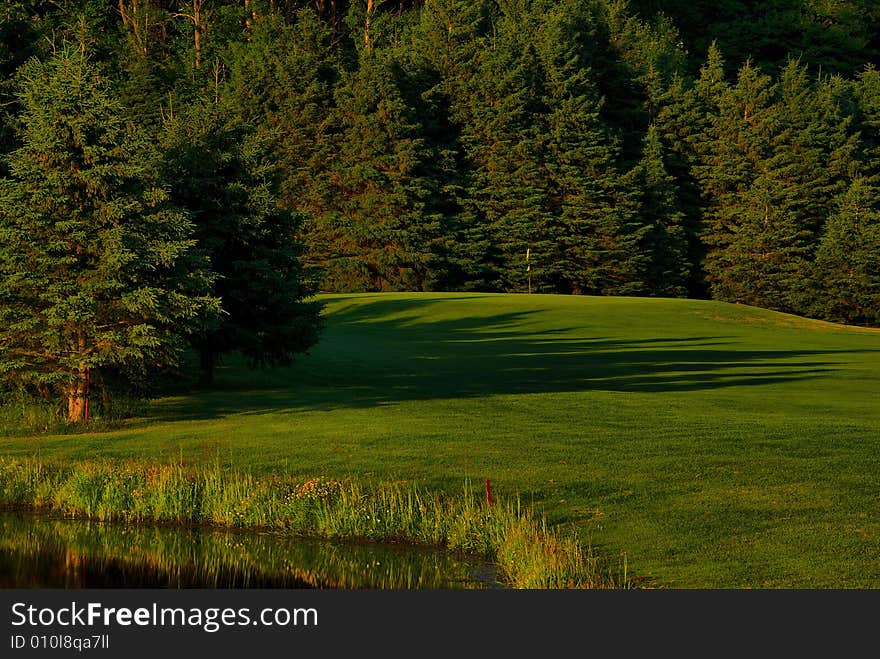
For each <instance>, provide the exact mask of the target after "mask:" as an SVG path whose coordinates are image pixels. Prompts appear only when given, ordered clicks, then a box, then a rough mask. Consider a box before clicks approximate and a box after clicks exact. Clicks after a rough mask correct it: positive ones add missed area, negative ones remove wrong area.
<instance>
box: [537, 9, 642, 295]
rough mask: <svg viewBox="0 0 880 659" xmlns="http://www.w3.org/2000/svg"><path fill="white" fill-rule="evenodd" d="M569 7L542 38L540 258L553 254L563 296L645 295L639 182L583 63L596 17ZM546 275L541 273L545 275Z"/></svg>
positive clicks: (551, 267) (550, 21)
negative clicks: (623, 158) (623, 162)
mask: <svg viewBox="0 0 880 659" xmlns="http://www.w3.org/2000/svg"><path fill="white" fill-rule="evenodd" d="M575 9H576V7H575V6H573V5H571V6H569V5H563V6H561V7H559V8H557V9H554V10H552V11H550V12H549V13H548V14H547V15H546V18H545V19H544V20H543V22H542V26H541V32H540V34H539V36H538V43H539V48H540V50H539V59H540V61H541V63H542V67H543V75H542V78H543V80H544V85H543V87H544V95H543V98H542V102H543V108H542V110H543V111H542V112H540V113H539V114H538V115H537V116H536V118H535V120H534V122H533V123H534V125H535V127H536V128H537V135H536V136H535V138H534V139H535V142H536V143H537V144H538V147H537V149H536V153H537V156H536V157H537V159H538V160H539V162H540V163H541V169H540V170H539V174H538V178H537V179H536V180H537V181H538V183H537V185H539V186H541V187H542V188H544V190H545V193H544V199H545V202H544V203H545V213H544V214H543V215H540V216H538V217H539V218H540V219H541V222H542V224H541V225H540V226H539V227H537V228H538V230H539V235H540V236H541V237H542V238H543V239H544V241H543V242H542V243H539V244H538V246H539V250H538V255H539V256H540V255H541V254H542V252H545V253H546V254H548V255H550V256H551V258H550V259H548V263H547V264H546V265H544V267H543V270H544V272H545V273H546V274H544V276H545V277H547V278H550V281H554V280H555V290H556V291H558V292H574V293H590V294H638V293H642V292H645V290H646V287H645V281H644V272H645V270H646V267H647V260H648V257H647V255H646V254H644V253H642V251H641V250H640V242H641V240H642V237H643V234H644V232H645V227H644V225H643V222H642V220H641V218H640V217H639V214H638V199H637V195H636V192H635V189H634V186H633V181H632V179H631V178H628V177H624V176H622V175H621V172H620V164H619V160H620V151H619V146H618V144H617V142H616V140H615V139H614V138H613V137H612V136H611V135H610V134H609V131H608V129H607V127H606V126H605V125H604V123H603V120H602V117H601V108H602V99H601V98H600V96H599V92H598V89H597V88H596V85H595V83H594V82H593V80H592V79H591V77H590V69H589V65H588V63H587V62H584V61H583V59H582V54H581V53H582V49H581V47H580V44H581V42H582V41H583V39H584V38H585V35H586V34H587V33H588V30H589V16H586V15H584V14H583V13H581V14H580V15H578V13H577V12H576V11H575ZM539 273H541V271H539Z"/></svg>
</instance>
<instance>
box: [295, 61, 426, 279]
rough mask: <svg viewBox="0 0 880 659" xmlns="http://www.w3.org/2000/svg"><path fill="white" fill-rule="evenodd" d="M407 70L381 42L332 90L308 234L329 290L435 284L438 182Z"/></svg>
mask: <svg viewBox="0 0 880 659" xmlns="http://www.w3.org/2000/svg"><path fill="white" fill-rule="evenodd" d="M401 75H403V72H402V71H401V70H400V68H399V67H398V66H397V65H396V63H395V62H394V59H393V58H392V57H390V56H388V54H386V53H385V52H382V51H380V50H378V49H377V48H376V49H373V50H372V51H371V52H363V53H362V54H361V57H360V61H359V66H358V68H357V70H356V71H353V72H351V73H349V74H347V75H346V76H345V77H344V79H343V80H342V82H341V83H340V85H338V86H337V88H336V93H335V101H336V102H335V107H334V109H333V111H332V112H331V114H330V117H329V118H328V120H327V125H326V133H325V134H324V136H322V142H321V143H320V144H319V148H320V149H321V151H320V152H319V153H320V155H321V156H322V157H323V160H324V163H325V169H324V171H323V172H322V175H321V176H320V177H319V178H318V179H317V180H316V181H315V182H314V185H313V188H312V191H311V192H310V203H312V204H313V208H314V209H315V210H314V212H313V213H312V214H311V217H310V218H309V222H308V224H307V225H306V227H305V232H304V236H305V240H306V242H307V245H308V255H309V262H310V263H312V264H314V265H316V266H317V267H319V268H320V269H321V270H322V271H323V272H324V278H323V283H322V286H323V287H324V288H325V289H329V290H339V291H350V290H389V289H391V290H401V289H403V290H413V289H415V290H422V289H424V288H426V287H430V283H429V280H430V272H431V270H432V268H433V263H434V254H435V252H434V242H435V241H436V240H437V239H438V237H439V227H440V219H441V218H440V216H439V214H438V213H437V211H436V210H435V209H434V208H432V205H431V200H432V199H433V198H434V197H435V188H436V185H437V183H436V182H435V181H433V180H432V179H431V177H430V176H429V175H428V172H429V168H428V166H427V165H428V163H429V162H430V160H431V150H430V148H429V145H428V144H426V142H425V139H424V137H423V129H422V125H421V123H420V121H419V117H418V116H416V113H415V112H414V110H413V108H412V107H411V106H410V105H409V104H408V103H407V100H406V97H405V94H404V93H403V91H402V89H401V84H402V83H401V80H400V76H401ZM311 199H315V201H314V202H311Z"/></svg>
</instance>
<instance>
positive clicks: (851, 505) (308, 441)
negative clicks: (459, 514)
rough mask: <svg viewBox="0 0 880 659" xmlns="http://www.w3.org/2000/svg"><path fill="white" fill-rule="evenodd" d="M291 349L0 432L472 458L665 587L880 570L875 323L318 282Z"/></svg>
mask: <svg viewBox="0 0 880 659" xmlns="http://www.w3.org/2000/svg"><path fill="white" fill-rule="evenodd" d="M324 299H325V301H326V303H327V309H326V318H327V330H326V333H325V336H324V339H323V340H322V342H321V344H320V345H319V346H318V347H317V348H315V349H314V350H313V351H312V353H311V354H310V355H309V356H307V357H304V358H302V359H300V360H299V361H298V362H297V363H296V364H294V365H293V366H292V367H290V368H284V369H273V370H269V371H261V372H250V371H247V370H246V369H244V368H242V366H241V364H239V363H238V362H235V361H232V362H230V363H229V364H228V365H227V366H226V367H225V368H223V369H221V370H220V371H219V373H218V376H219V379H218V382H217V386H216V387H215V388H214V389H213V390H211V391H204V392H197V393H194V394H192V395H188V396H178V397H173V398H166V399H162V400H158V401H155V402H154V403H153V404H151V406H150V414H149V415H148V416H147V417H145V418H142V419H135V420H133V421H132V422H131V423H130V424H129V426H127V427H125V428H122V429H120V430H116V431H112V432H106V433H101V434H95V435H89V434H84V435H76V436H57V437H55V436H53V437H28V438H20V437H19V438H5V439H0V452H2V454H4V455H14V456H32V455H39V456H41V457H42V458H44V459H47V460H53V461H70V460H76V459H84V458H95V457H115V458H133V457H155V458H157V459H167V460H178V461H179V460H180V459H181V458H183V459H184V460H186V461H189V462H195V463H199V462H206V463H207V462H211V463H213V462H215V461H216V460H218V459H219V460H221V461H222V462H223V463H224V464H228V465H230V466H234V467H236V468H238V469H245V470H250V471H254V472H258V473H269V472H289V473H292V474H295V475H303V476H318V475H324V476H331V477H336V478H340V477H345V476H357V477H366V478H371V479H378V480H389V481H412V482H417V483H419V484H420V485H423V486H426V487H429V488H440V489H445V490H448V491H450V492H454V491H457V490H458V489H459V488H460V485H461V482H462V480H463V479H470V480H473V481H480V480H482V479H485V478H491V479H492V482H493V486H494V488H495V489H496V491H497V492H498V493H499V496H504V495H507V496H511V495H514V494H515V493H519V494H521V495H522V498H523V500H524V501H525V502H526V503H531V504H533V505H534V506H535V507H536V508H538V509H539V510H543V511H545V512H546V513H547V515H548V516H549V519H550V520H551V521H552V522H554V523H557V524H564V525H571V526H572V527H574V528H575V529H576V530H577V533H578V534H579V535H580V536H581V538H582V539H583V540H585V541H587V542H590V543H591V544H592V545H593V546H594V547H597V548H598V549H599V550H600V551H602V552H605V553H606V554H608V555H611V556H616V555H617V554H618V553H620V552H626V554H627V557H628V565H629V569H630V571H631V572H634V573H636V574H640V575H644V576H648V577H651V578H652V579H654V580H655V583H657V584H660V585H669V586H673V587H781V586H788V587H873V588H876V587H880V487H878V479H877V474H878V473H880V469H878V467H880V465H878V461H880V457H878V456H880V450H878V449H880V440H878V438H880V413H878V403H880V395H878V394H880V332H878V331H876V330H865V329H858V328H845V327H840V326H836V325H832V324H829V323H822V322H817V321H810V320H805V319H801V318H797V317H794V316H788V315H785V314H778V313H774V312H769V311H764V310H759V309H754V308H750V307H745V306H740V305H730V304H723V303H718V302H707V301H694V300H661V299H642V298H591V297H566V296H539V295H532V296H528V295H489V294H464V293H450V294H413V293H393V294H362V295H329V296H325V298H324Z"/></svg>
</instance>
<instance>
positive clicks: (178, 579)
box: [0, 512, 498, 589]
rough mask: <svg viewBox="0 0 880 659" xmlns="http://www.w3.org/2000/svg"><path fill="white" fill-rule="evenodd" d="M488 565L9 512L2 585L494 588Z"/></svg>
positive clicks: (393, 550)
mask: <svg viewBox="0 0 880 659" xmlns="http://www.w3.org/2000/svg"><path fill="white" fill-rule="evenodd" d="M496 578H497V575H496V573H495V570H494V568H493V567H492V566H491V565H490V564H488V563H482V562H480V561H479V560H474V559H470V558H462V557H460V556H456V555H453V554H449V553H444V552H438V551H433V550H428V549H422V548H412V547H402V546H397V545H378V544H352V543H343V542H330V541H318V540H303V539H301V538H291V537H285V536H281V535H278V534H271V533H250V532H249V533H244V532H232V531H223V530H214V529H204V528H180V527H159V526H127V525H117V524H104V523H100V522H89V521H83V520H71V519H58V518H52V517H46V516H42V515H34V514H27V513H10V512H6V513H3V512H0V588H106V587H124V588H137V587H149V588H407V589H411V588H431V589H433V588H492V587H496V586H497V585H498V584H497V582H496Z"/></svg>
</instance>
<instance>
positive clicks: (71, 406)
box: [67, 372, 86, 423]
mask: <svg viewBox="0 0 880 659" xmlns="http://www.w3.org/2000/svg"><path fill="white" fill-rule="evenodd" d="M85 414H86V376H85V373H84V372H81V373H78V374H77V377H76V379H75V380H74V381H73V382H71V383H70V385H69V386H68V388H67V421H68V422H70V423H82V422H83V420H84V419H85Z"/></svg>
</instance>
